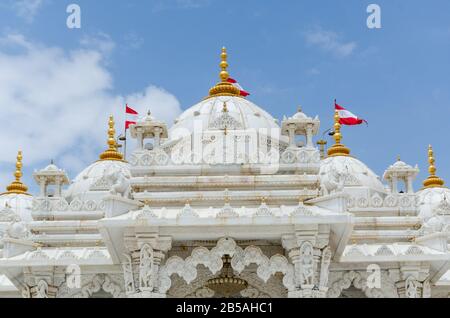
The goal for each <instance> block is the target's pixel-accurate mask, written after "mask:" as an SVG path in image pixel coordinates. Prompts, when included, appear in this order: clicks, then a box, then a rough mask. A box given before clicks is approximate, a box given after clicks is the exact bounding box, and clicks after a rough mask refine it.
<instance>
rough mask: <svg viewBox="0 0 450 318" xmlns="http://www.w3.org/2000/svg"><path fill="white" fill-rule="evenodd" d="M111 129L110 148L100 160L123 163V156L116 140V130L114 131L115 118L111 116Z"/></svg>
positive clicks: (109, 135) (109, 136)
mask: <svg viewBox="0 0 450 318" xmlns="http://www.w3.org/2000/svg"><path fill="white" fill-rule="evenodd" d="M108 124H109V129H108V142H107V144H108V146H109V148H108V149H107V150H105V151H104V152H103V153H102V154H101V155H100V160H117V161H123V155H122V154H121V153H120V152H119V151H117V143H116V139H115V136H114V135H115V134H116V130H115V129H114V117H113V116H109V123H108Z"/></svg>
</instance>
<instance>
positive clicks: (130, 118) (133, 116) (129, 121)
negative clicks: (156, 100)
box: [125, 104, 139, 130]
mask: <svg viewBox="0 0 450 318" xmlns="http://www.w3.org/2000/svg"><path fill="white" fill-rule="evenodd" d="M125 113H126V115H127V118H126V119H125V130H127V129H128V128H129V127H130V125H134V124H136V121H137V118H138V115H139V113H138V112H137V111H135V110H134V109H133V108H131V107H130V106H128V104H126V106H125Z"/></svg>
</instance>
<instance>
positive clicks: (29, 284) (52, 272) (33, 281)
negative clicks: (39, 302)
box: [22, 267, 65, 298]
mask: <svg viewBox="0 0 450 318" xmlns="http://www.w3.org/2000/svg"><path fill="white" fill-rule="evenodd" d="M64 280H65V277H64V274H63V272H62V271H58V270H57V269H56V268H53V267H52V268H50V269H47V270H45V271H40V270H34V269H32V268H31V269H30V270H29V271H25V272H24V282H25V286H24V287H23V289H22V297H24V298H55V297H56V294H57V292H58V288H59V286H61V284H62V283H63V282H64Z"/></svg>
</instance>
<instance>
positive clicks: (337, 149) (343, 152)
mask: <svg viewBox="0 0 450 318" xmlns="http://www.w3.org/2000/svg"><path fill="white" fill-rule="evenodd" d="M333 138H334V141H335V143H334V145H333V146H331V147H330V148H329V149H328V156H329V157H337V156H348V155H349V154H350V149H348V148H347V147H345V146H344V145H342V144H341V140H342V134H341V123H340V122H339V113H338V111H337V110H336V111H335V112H334V135H333Z"/></svg>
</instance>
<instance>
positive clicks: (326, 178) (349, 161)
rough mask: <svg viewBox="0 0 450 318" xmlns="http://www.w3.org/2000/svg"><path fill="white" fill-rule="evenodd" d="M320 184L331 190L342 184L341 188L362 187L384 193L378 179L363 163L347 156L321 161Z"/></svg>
mask: <svg viewBox="0 0 450 318" xmlns="http://www.w3.org/2000/svg"><path fill="white" fill-rule="evenodd" d="M319 177H320V182H321V184H322V185H323V186H324V187H325V188H327V189H328V190H333V189H335V188H336V187H338V185H339V184H340V183H341V182H342V183H343V186H346V187H351V186H363V187H368V188H371V189H373V190H378V191H381V192H385V188H384V186H383V183H382V182H381V181H380V178H379V177H378V176H377V175H376V174H375V173H374V172H373V171H372V170H370V169H369V168H368V167H367V166H366V165H365V164H364V163H362V162H361V161H359V160H358V159H356V158H353V157H349V156H336V157H328V158H326V159H324V160H322V161H321V164H320V172H319Z"/></svg>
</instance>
